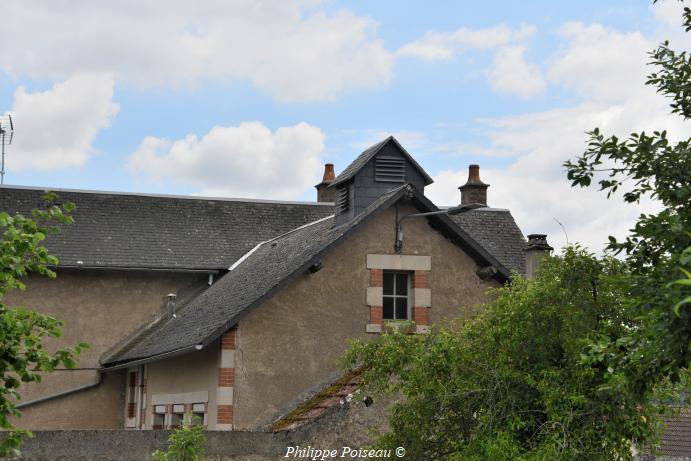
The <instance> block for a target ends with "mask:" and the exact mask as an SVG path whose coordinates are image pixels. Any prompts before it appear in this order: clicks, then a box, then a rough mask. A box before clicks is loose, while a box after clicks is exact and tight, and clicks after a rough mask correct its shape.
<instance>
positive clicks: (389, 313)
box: [383, 298, 394, 319]
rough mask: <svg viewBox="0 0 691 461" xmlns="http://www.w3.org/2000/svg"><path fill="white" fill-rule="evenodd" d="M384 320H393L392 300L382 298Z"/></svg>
mask: <svg viewBox="0 0 691 461" xmlns="http://www.w3.org/2000/svg"><path fill="white" fill-rule="evenodd" d="M383 315H384V318H385V319H393V318H394V316H393V298H384V312H383Z"/></svg>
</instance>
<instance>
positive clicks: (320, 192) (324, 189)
mask: <svg viewBox="0 0 691 461" xmlns="http://www.w3.org/2000/svg"><path fill="white" fill-rule="evenodd" d="M335 179H336V174H335V173H334V164H333V163H327V164H326V165H324V176H323V178H322V182H320V183H319V184H317V185H316V186H314V187H315V188H316V189H317V202H335V201H336V189H335V188H334V187H329V185H330V184H331V183H332V182H334V180H335Z"/></svg>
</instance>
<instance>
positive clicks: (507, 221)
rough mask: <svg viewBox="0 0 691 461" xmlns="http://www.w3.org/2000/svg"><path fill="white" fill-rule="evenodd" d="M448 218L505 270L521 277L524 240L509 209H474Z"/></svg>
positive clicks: (523, 262) (523, 269)
mask: <svg viewBox="0 0 691 461" xmlns="http://www.w3.org/2000/svg"><path fill="white" fill-rule="evenodd" d="M450 218H451V219H452V220H453V221H454V222H455V223H456V224H458V225H459V226H460V227H461V228H462V229H463V230H465V231H466V232H467V233H468V234H470V236H471V237H472V238H473V239H474V240H475V241H476V242H478V243H479V244H480V245H481V246H482V247H483V248H485V249H486V250H487V251H489V252H490V253H491V254H492V256H494V257H495V258H497V260H498V261H499V262H500V263H502V264H503V265H504V266H505V267H506V268H507V269H509V270H514V269H515V270H517V271H518V272H519V273H521V274H525V252H524V249H525V246H526V240H525V238H524V237H523V233H522V232H521V230H520V229H519V228H518V225H516V221H514V219H513V216H511V212H509V210H502V209H496V208H477V209H474V210H469V211H466V212H464V213H461V214H457V215H453V216H450Z"/></svg>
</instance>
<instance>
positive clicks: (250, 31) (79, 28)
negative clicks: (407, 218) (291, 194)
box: [0, 0, 393, 101]
mask: <svg viewBox="0 0 691 461" xmlns="http://www.w3.org/2000/svg"><path fill="white" fill-rule="evenodd" d="M318 4H319V2H317V1H315V0H272V1H262V2H253V1H249V0H238V1H232V2H231V1H226V0H210V1H205V2H203V3H195V2H189V1H183V0H170V1H166V2H164V3H161V2H160V1H155V0H123V1H119V2H90V1H85V0H84V1H77V2H73V3H71V4H70V6H69V7H67V8H66V7H65V5H64V3H63V2H37V1H30V0H8V1H6V2H3V7H2V13H3V17H8V18H12V20H11V21H5V22H4V24H3V27H2V28H0V43H4V44H14V46H7V47H3V59H2V62H0V69H3V70H4V71H5V72H7V73H8V74H10V75H12V76H15V77H17V76H28V77H30V78H34V79H39V80H45V79H53V80H55V79H65V78H68V77H69V76H71V75H73V74H75V73H84V72H88V73H92V72H107V73H110V74H112V75H113V76H114V77H115V79H116V81H118V82H126V83H131V84H135V85H138V86H141V87H143V88H149V87H161V86H162V87H178V86H188V85H195V84H199V83H203V82H204V81H209V80H212V81H220V82H231V81H235V80H247V81H250V82H252V83H253V84H254V85H255V86H256V87H258V88H261V89H263V90H266V91H267V92H269V93H270V94H271V95H273V96H274V97H275V98H277V99H279V100H282V101H306V100H328V99H333V98H335V97H336V96H337V95H338V94H339V93H340V92H342V91H345V90H349V89H354V88H378V87H381V86H385V85H386V84H387V83H388V82H389V79H390V77H391V72H392V66H393V57H392V56H391V54H390V53H388V52H387V51H386V50H385V49H384V47H383V44H382V41H381V40H379V39H377V38H376V36H375V31H376V23H375V22H374V21H372V20H370V19H369V18H366V17H361V16H355V15H354V14H352V13H349V12H347V11H339V12H337V13H334V14H326V13H325V12H324V11H323V10H322V9H321V8H320V7H319V5H318Z"/></svg>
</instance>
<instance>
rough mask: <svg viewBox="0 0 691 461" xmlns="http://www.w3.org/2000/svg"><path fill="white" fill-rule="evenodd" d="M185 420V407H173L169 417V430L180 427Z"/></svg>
mask: <svg viewBox="0 0 691 461" xmlns="http://www.w3.org/2000/svg"><path fill="white" fill-rule="evenodd" d="M184 418H185V405H180V404H176V405H173V413H172V415H171V417H170V428H171V429H174V428H177V427H182V421H183V419H184Z"/></svg>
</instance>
